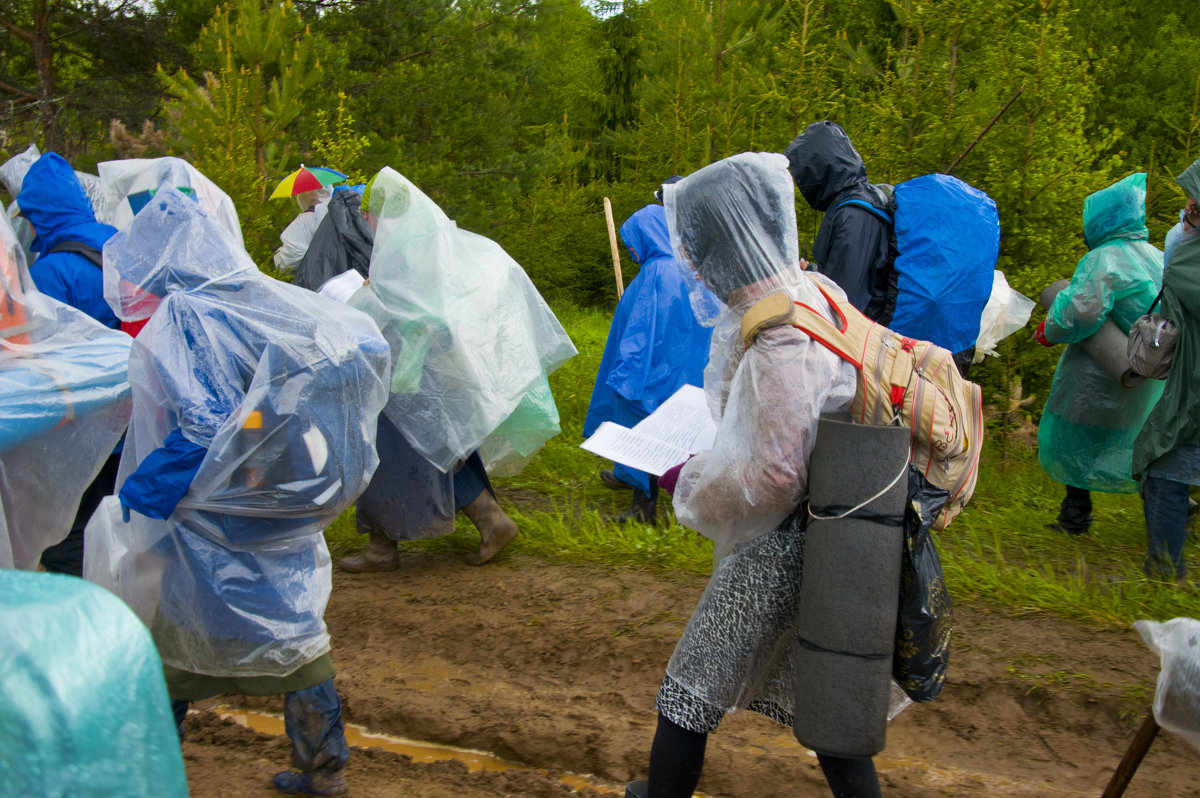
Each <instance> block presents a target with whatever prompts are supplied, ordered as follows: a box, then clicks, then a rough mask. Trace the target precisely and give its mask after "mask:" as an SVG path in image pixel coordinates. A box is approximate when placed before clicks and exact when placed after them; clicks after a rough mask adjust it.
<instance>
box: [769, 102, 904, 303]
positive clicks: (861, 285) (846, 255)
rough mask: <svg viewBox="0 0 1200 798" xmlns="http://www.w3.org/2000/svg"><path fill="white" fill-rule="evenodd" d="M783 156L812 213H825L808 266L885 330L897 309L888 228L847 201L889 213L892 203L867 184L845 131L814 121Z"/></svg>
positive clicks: (890, 235)
mask: <svg viewBox="0 0 1200 798" xmlns="http://www.w3.org/2000/svg"><path fill="white" fill-rule="evenodd" d="M784 154H785V155H786V156H787V159H788V170H789V171H790V172H791V174H792V178H793V179H794V180H795V181H796V188H797V190H799V192H800V193H801V195H803V197H804V199H805V201H806V202H808V204H809V205H810V206H812V209H813V210H815V211H820V212H821V213H823V214H825V216H824V217H823V218H822V219H821V227H820V228H819V229H818V230H817V240H816V241H815V242H814V243H813V261H815V263H814V264H813V267H814V268H815V269H816V270H817V271H819V272H820V273H821V274H824V275H827V276H828V277H829V278H830V279H832V280H833V281H834V282H835V283H837V284H838V286H840V287H841V289H842V290H843V291H845V292H846V297H847V298H848V299H849V300H850V304H852V305H854V307H856V308H858V309H859V310H861V311H862V312H863V313H865V314H866V315H867V316H868V317H869V318H870V319H871V320H873V321H877V322H879V323H880V324H883V325H887V324H888V323H889V322H891V319H892V312H893V311H894V310H895V309H896V290H897V289H896V285H897V280H896V270H895V268H894V267H893V264H894V262H895V259H896V251H895V244H894V243H893V238H892V231H891V225H889V224H888V223H887V222H885V221H884V220H883V219H881V218H880V217H879V216H878V215H877V214H875V213H872V212H871V211H870V210H868V209H866V208H863V207H862V206H860V205H853V204H851V205H845V204H844V203H846V202H847V201H849V200H861V201H863V202H867V203H870V204H871V205H873V206H874V207H876V208H878V209H879V210H880V211H883V212H885V213H889V214H890V213H891V200H890V198H889V196H888V193H887V192H886V191H885V190H884V189H883V188H882V187H880V186H877V185H875V184H873V183H870V182H868V181H867V168H866V167H865V166H864V165H863V160H862V156H860V155H859V154H858V150H856V149H854V145H853V144H851V143H850V137H849V136H847V135H846V131H844V130H842V128H841V127H840V126H839V125H837V124H836V123H834V122H830V121H828V120H826V121H823V122H814V123H812V124H811V125H809V126H808V127H807V128H805V130H804V132H803V133H801V134H800V135H799V136H797V137H796V139H795V140H794V141H792V143H791V144H789V145H788V147H787V149H786V150H785V151H784Z"/></svg>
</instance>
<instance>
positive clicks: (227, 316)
mask: <svg viewBox="0 0 1200 798" xmlns="http://www.w3.org/2000/svg"><path fill="white" fill-rule="evenodd" d="M104 262H105V269H104V278H105V297H106V298H107V299H108V302H109V304H110V305H111V306H112V308H113V310H114V311H115V312H116V313H117V315H118V316H119V317H120V318H121V319H122V320H126V321H136V320H139V319H145V318H147V317H149V322H148V323H147V325H146V326H145V328H144V329H143V330H142V332H141V333H140V334H139V335H138V337H137V339H136V340H135V341H134V344H133V351H132V353H131V356H130V364H129V370H130V383H131V384H132V385H133V386H134V399H133V414H132V420H131V422H130V428H129V434H128V438H127V440H126V445H125V451H124V455H123V457H122V461H121V470H120V474H119V475H118V485H119V486H120V491H119V501H120V507H117V506H116V503H115V502H111V500H109V502H108V503H106V505H105V506H102V507H101V510H100V511H99V512H98V513H97V518H93V521H92V523H91V524H90V525H89V527H88V535H89V549H88V563H87V564H86V567H87V570H88V573H89V575H92V574H96V575H98V576H99V578H100V579H101V580H102V581H109V582H111V583H112V584H113V585H114V587H115V590H116V592H117V593H118V594H119V595H121V596H122V598H125V599H126V601H127V602H128V603H129V604H130V605H131V606H133V607H134V609H135V610H137V611H138V612H139V615H141V616H142V618H143V620H145V621H146V623H147V625H149V626H150V629H151V631H152V632H153V635H154V639H155V642H156V644H157V645H158V647H159V651H160V653H161V655H162V659H163V663H164V668H165V671H166V676H167V687H168V692H169V694H170V696H171V698H172V700H173V702H174V704H175V709H176V713H177V717H178V718H179V719H180V720H182V716H183V713H185V712H186V709H187V702H188V701H192V700H198V699H202V698H206V697H209V696H212V695H216V694H218V693H224V692H237V693H244V694H249V695H265V694H273V693H284V694H285V701H284V714H285V719H286V722H287V731H288V736H289V737H290V738H291V741H292V760H293V763H294V764H295V765H296V766H297V768H299V770H297V771H284V772H281V773H279V774H277V775H276V777H275V786H276V788H277V789H279V790H280V791H281V792H285V793H289V794H318V795H327V794H329V795H332V794H337V793H341V792H344V791H345V789H346V785H345V780H344V778H343V775H342V772H343V766H344V765H345V762H346V757H347V753H348V749H347V746H346V742H345V739H344V737H343V733H342V724H341V704H340V700H339V699H338V696H337V692H336V691H335V690H334V687H333V682H332V676H333V665H332V662H331V661H330V659H329V635H328V633H327V631H326V628H325V623H324V620H323V614H324V610H325V604H326V601H327V600H328V597H329V591H330V587H331V580H330V575H331V570H330V559H329V552H328V550H327V549H326V547H325V543H324V539H323V537H322V535H321V532H322V529H323V528H324V527H325V525H326V524H328V523H329V522H330V521H332V520H333V519H334V518H335V517H337V515H338V513H340V512H341V511H342V510H343V509H345V508H346V507H348V506H349V505H350V504H351V503H352V502H353V501H354V500H355V498H357V496H358V494H359V493H360V492H361V491H362V490H363V488H364V487H365V486H366V484H367V482H368V480H370V478H371V474H372V473H373V471H374V470H375V467H376V464H377V462H378V460H377V458H376V455H375V439H374V420H375V418H376V416H377V415H378V413H379V412H380V410H381V409H382V407H383V403H384V401H385V399H386V396H387V374H388V348H387V344H386V343H385V341H384V340H383V339H382V337H381V336H380V335H379V332H378V330H377V329H376V328H375V326H374V324H373V323H372V322H371V320H370V319H368V318H367V317H366V316H364V315H362V314H361V313H358V312H357V311H354V310H352V309H350V308H347V307H345V306H344V305H341V304H339V303H337V302H333V301H330V300H327V299H325V298H323V297H319V296H317V295H315V294H313V293H311V292H308V291H305V290H303V289H301V288H297V287H295V286H291V285H288V284H285V283H281V282H279V281H276V280H272V279H271V278H269V277H267V276H265V275H263V274H262V273H261V272H259V271H258V269H257V268H256V267H255V265H254V262H253V261H252V260H251V259H250V257H249V255H247V254H246V253H245V252H244V251H243V250H242V249H241V247H240V246H239V245H238V244H237V242H236V240H234V239H233V237H232V236H231V235H230V233H229V232H228V231H227V230H226V229H225V228H224V227H223V225H222V224H221V223H220V222H218V220H217V219H215V218H214V217H212V216H210V215H209V214H208V213H207V212H206V211H204V210H203V209H202V208H201V206H200V205H199V204H197V202H196V201H195V200H193V199H191V198H189V197H188V196H186V195H185V194H183V193H182V192H180V191H179V190H177V189H176V188H174V187H172V186H169V185H164V186H163V187H160V188H159V189H157V192H156V193H155V194H154V196H153V197H152V198H151V199H150V200H149V202H148V203H147V204H146V205H145V207H143V208H142V209H141V210H140V211H139V212H138V214H137V215H136V216H135V217H134V218H133V220H132V222H131V223H130V225H129V226H128V227H127V228H126V229H123V230H122V231H121V232H120V233H118V234H117V235H116V236H114V237H113V238H112V240H110V241H109V243H108V245H107V246H106V247H105V251H104ZM122 514H123V515H124V516H125V519H126V520H122V519H121V517H120V516H121V515H122ZM93 544H94V545H93ZM93 549H95V550H93Z"/></svg>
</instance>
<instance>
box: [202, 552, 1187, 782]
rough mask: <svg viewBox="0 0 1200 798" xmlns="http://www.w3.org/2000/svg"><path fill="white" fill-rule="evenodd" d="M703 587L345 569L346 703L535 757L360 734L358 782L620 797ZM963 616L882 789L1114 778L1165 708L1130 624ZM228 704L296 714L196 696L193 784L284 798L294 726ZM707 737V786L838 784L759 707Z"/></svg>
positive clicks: (338, 628) (1146, 772)
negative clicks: (436, 751) (235, 716)
mask: <svg viewBox="0 0 1200 798" xmlns="http://www.w3.org/2000/svg"><path fill="white" fill-rule="evenodd" d="M703 586H704V580H703V579H702V578H696V577H690V576H689V577H686V578H678V579H676V578H670V577H664V576H662V575H661V574H651V573H642V572H637V571H628V570H609V569H605V568H599V567H594V566H587V567H581V566H571V565H562V564H550V563H546V562H543V561H539V560H535V559H531V558H528V557H526V556H524V555H521V554H510V555H507V556H505V557H503V558H501V559H500V561H498V562H496V563H493V564H490V565H488V566H486V567H484V568H471V567H469V566H467V565H465V564H464V563H463V562H462V561H461V559H460V558H459V557H458V556H456V555H451V554H446V553H435V552H431V551H417V552H412V551H410V552H407V553H405V554H404V557H403V559H402V564H401V569H400V570H399V571H395V572H391V573H386V574H368V575H350V574H344V573H341V572H335V576H334V589H333V599H332V601H331V603H330V606H329V610H328V613H327V615H326V619H327V621H328V623H329V628H330V631H331V633H332V635H333V646H334V648H333V658H334V661H335V663H336V664H337V667H338V674H337V687H338V690H339V692H340V693H341V695H342V698H343V700H344V702H345V719H346V721H347V722H349V723H353V724H358V725H361V726H363V727H365V728H366V729H367V730H369V731H371V732H377V733H381V734H386V735H394V736H398V737H403V738H410V739H413V740H421V741H428V742H433V743H439V744H443V745H448V746H455V747H458V748H465V749H477V750H482V751H488V752H491V753H492V754H494V755H496V756H497V757H500V758H502V759H504V760H508V761H509V762H512V763H517V764H520V765H522V766H525V768H526V769H515V770H507V771H503V772H499V771H476V772H470V771H469V770H468V767H467V765H466V764H464V763H463V761H462V760H464V759H465V758H466V757H465V756H459V758H458V759H459V761H455V760H454V759H451V760H448V761H442V762H432V763H424V762H420V761H416V760H415V759H413V758H410V757H408V756H405V755H402V754H399V753H393V752H390V751H385V750H379V749H369V748H366V747H364V746H369V745H372V744H373V743H372V741H371V740H369V739H367V740H361V739H360V740H358V741H357V742H356V743H352V744H354V745H355V747H354V749H353V750H352V753H351V759H350V763H349V765H348V767H347V779H348V781H349V783H350V788H351V795H354V796H358V797H359V798H363V797H366V798H373V797H374V796H388V797H390V796H405V797H406V798H484V796H489V797H494V796H528V798H543V796H544V797H545V798H550V796H569V795H573V794H579V793H578V792H577V791H581V792H582V794H584V795H594V796H599V795H605V796H608V795H620V794H621V793H620V792H619V790H618V786H619V785H623V784H624V783H625V781H627V780H629V779H631V778H636V777H640V776H643V775H644V772H645V769H646V763H647V757H648V751H649V746H650V740H651V736H652V733H653V726H654V722H655V714H654V708H653V707H654V695H655V691H656V690H657V688H658V683H659V680H660V679H661V678H662V675H663V669H664V667H665V665H666V661H667V658H668V657H669V655H670V653H671V649H672V647H673V645H674V643H675V640H676V639H677V637H678V635H679V633H680V631H681V630H682V628H683V624H684V622H685V621H686V619H687V617H688V615H689V614H690V612H691V610H692V608H693V606H694V605H695V602H696V600H697V598H698V597H699V595H700V591H701V590H702V589H703ZM957 613H958V624H957V628H956V631H955V640H954V645H955V651H954V657H953V660H952V665H951V671H950V678H949V683H948V685H947V687H946V689H945V691H944V692H943V693H942V695H941V696H940V697H939V698H938V699H937V700H935V701H934V702H932V703H930V704H927V705H924V706H913V707H910V708H909V709H907V710H906V711H905V712H903V713H902V714H901V715H900V716H899V717H898V718H897V719H896V720H895V721H894V722H893V723H892V726H891V728H890V730H889V733H888V745H887V749H886V750H885V751H884V752H883V753H882V754H880V755H879V756H878V757H877V758H876V762H877V765H878V767H879V771H880V774H881V779H882V782H883V785H884V794H885V795H887V796H913V798H918V797H919V798H926V796H929V797H932V796H1048V797H1057V796H1099V795H1100V794H1101V793H1102V792H1103V789H1104V786H1105V784H1106V783H1107V781H1108V779H1109V776H1110V775H1111V773H1112V771H1113V769H1114V768H1115V767H1116V765H1117V763H1118V762H1119V760H1120V758H1121V754H1122V753H1123V751H1124V750H1125V747H1126V745H1128V743H1129V740H1130V739H1131V738H1132V736H1133V733H1134V731H1135V730H1136V728H1137V726H1138V725H1139V723H1140V722H1141V720H1142V717H1143V716H1144V714H1145V711H1146V710H1147V709H1148V707H1149V702H1150V698H1151V696H1152V694H1153V686H1154V679H1155V676H1156V674H1157V672H1158V661H1157V657H1156V656H1155V655H1154V654H1152V653H1151V652H1150V651H1149V649H1147V648H1146V647H1145V645H1144V644H1143V643H1142V642H1141V640H1140V638H1138V636H1137V634H1136V633H1135V632H1134V631H1133V630H1132V629H1130V630H1128V631H1127V632H1124V631H1112V630H1096V629H1091V628H1087V627H1083V626H1079V625H1074V624H1068V623H1064V622H1061V621H1056V620H1054V619H1046V618H1015V617H1012V616H1010V615H1006V614H1001V613H997V612H993V611H988V610H982V609H978V608H972V607H959V608H958V610H957ZM216 704H223V705H225V706H226V707H239V708H242V709H248V710H251V712H252V713H254V714H258V715H269V714H271V713H279V712H281V710H282V700H280V699H245V698H239V697H227V698H225V699H223V700H219V701H210V702H205V703H204V704H201V705H198V707H197V710H198V711H195V712H193V714H192V716H191V717H190V718H189V720H188V724H189V735H188V740H187V742H186V743H185V745H184V755H185V759H186V765H187V769H188V781H189V784H190V786H191V789H192V794H193V795H194V796H197V798H209V797H215V796H251V797H253V796H270V795H276V793H275V792H274V791H273V790H272V789H271V788H270V778H271V775H272V774H273V773H274V772H275V771H276V770H280V769H283V768H284V767H286V766H287V759H288V751H289V747H288V743H287V739H286V737H283V736H282V735H281V734H279V733H276V734H268V733H262V732H256V731H252V730H249V729H247V728H245V727H243V726H241V725H238V724H236V723H235V722H234V721H233V720H229V719H225V718H222V717H221V716H220V715H218V714H217V713H216V711H214V709H213V707H214V706H215V705H216ZM251 722H252V723H254V722H256V721H255V720H253V719H252V720H251ZM269 723H270V719H267V720H265V721H262V722H261V723H259V725H260V726H261V725H263V724H269ZM264 728H265V727H264ZM268 731H272V730H271V729H268ZM708 751H709V754H708V759H707V762H706V765H705V771H704V777H703V779H702V780H701V782H700V790H701V791H702V792H703V793H704V794H705V795H709V796H737V798H785V797H786V798H796V796H806V795H811V796H826V795H828V794H829V793H828V790H827V788H826V787H825V786H824V782H823V781H822V779H821V775H820V770H819V769H818V767H817V764H816V759H815V757H814V756H813V755H812V754H810V753H809V752H808V751H806V750H804V749H803V748H801V747H800V746H799V745H798V744H797V743H796V742H795V741H794V740H793V739H792V737H791V733H790V730H789V729H786V728H783V727H780V726H778V725H776V724H774V723H772V722H771V721H768V720H766V719H765V718H762V717H759V716H757V715H753V714H751V713H741V714H739V715H735V716H733V717H730V718H728V719H727V720H726V721H725V723H724V724H722V726H721V728H720V729H719V730H718V731H717V732H716V733H715V734H713V735H712V736H711V737H710V740H709V747H708ZM567 774H577V775H585V776H586V778H585V779H571V778H567V780H566V781H564V780H563V776H564V775H567ZM1126 795H1128V796H1130V798H1150V796H1154V798H1167V797H1168V796H1181V797H1183V796H1197V795H1200V752H1197V751H1196V750H1194V749H1192V748H1191V747H1190V746H1188V745H1187V744H1186V743H1184V742H1183V741H1182V740H1180V739H1178V738H1176V737H1173V736H1171V735H1169V734H1166V733H1163V734H1161V735H1160V736H1159V738H1158V740H1157V741H1156V742H1155V743H1154V745H1153V746H1152V748H1151V750H1150V754H1149V756H1148V757H1147V758H1146V760H1145V761H1144V762H1143V764H1142V766H1141V768H1140V770H1139V771H1138V773H1137V775H1136V776H1135V778H1134V780H1133V783H1132V784H1131V786H1130V789H1129V791H1128V792H1127V793H1126Z"/></svg>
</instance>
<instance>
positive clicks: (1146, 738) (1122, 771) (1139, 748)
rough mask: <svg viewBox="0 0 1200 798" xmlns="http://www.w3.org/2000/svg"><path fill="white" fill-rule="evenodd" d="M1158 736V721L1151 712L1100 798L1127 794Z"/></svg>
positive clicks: (1134, 736)
mask: <svg viewBox="0 0 1200 798" xmlns="http://www.w3.org/2000/svg"><path fill="white" fill-rule="evenodd" d="M1157 734H1158V721H1156V720H1155V719H1154V713H1153V712H1151V713H1150V714H1149V715H1147V716H1146V719H1145V720H1144V721H1142V726H1141V728H1139V729H1138V730H1137V734H1135V735H1133V741H1132V742H1130V743H1129V748H1128V749H1126V751H1125V756H1123V757H1121V764H1119V765H1117V769H1116V770H1115V771H1113V774H1112V779H1111V780H1110V781H1109V782H1108V786H1107V787H1105V788H1104V794H1103V795H1102V796H1100V798H1121V796H1122V795H1124V794H1125V788H1126V787H1128V786H1129V781H1130V780H1131V779H1132V778H1133V774H1134V773H1136V772H1137V769H1138V765H1140V764H1142V760H1143V759H1145V758H1146V752H1147V751H1149V750H1150V743H1152V742H1154V738H1155V736H1156V735H1157Z"/></svg>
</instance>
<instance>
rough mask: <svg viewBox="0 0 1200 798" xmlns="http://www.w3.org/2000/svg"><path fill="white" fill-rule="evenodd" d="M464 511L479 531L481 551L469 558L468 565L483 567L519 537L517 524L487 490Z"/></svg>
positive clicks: (480, 493) (481, 492) (463, 509)
mask: <svg viewBox="0 0 1200 798" xmlns="http://www.w3.org/2000/svg"><path fill="white" fill-rule="evenodd" d="M462 511H463V513H464V514H466V516H467V518H469V519H471V523H472V524H474V525H475V528H476V529H478V530H479V551H477V552H476V553H474V554H472V555H470V556H469V557H467V564H468V565H483V564H484V563H485V562H487V561H488V560H490V559H492V558H493V557H495V556H496V555H497V554H499V553H500V550H501V549H503V548H504V547H505V546H507V545H508V544H509V543H512V541H513V538H515V537H516V536H517V524H516V522H515V521H513V520H512V519H511V518H509V517H508V514H507V513H505V512H504V510H502V509H501V508H500V505H499V504H497V502H496V497H495V496H493V495H492V494H491V493H489V492H488V491H487V490H482V491H480V492H479V495H478V496H476V497H475V498H474V499H472V500H471V503H470V504H468V505H467V506H465V507H463V508H462Z"/></svg>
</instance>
